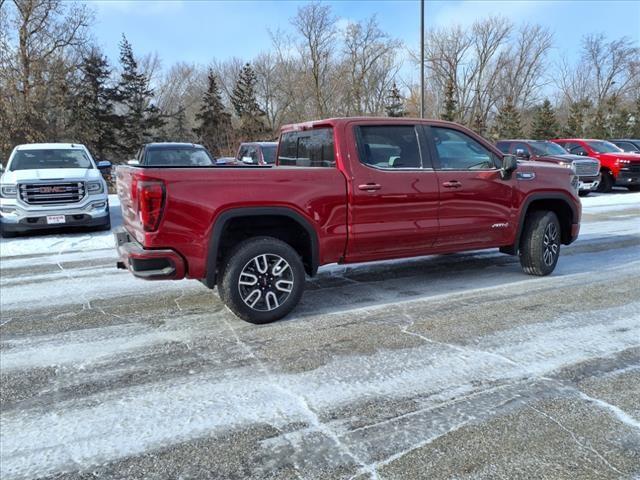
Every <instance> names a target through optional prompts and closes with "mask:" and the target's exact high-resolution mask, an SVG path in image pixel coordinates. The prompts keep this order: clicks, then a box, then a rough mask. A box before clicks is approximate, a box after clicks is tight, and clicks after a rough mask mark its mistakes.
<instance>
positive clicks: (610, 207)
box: [0, 190, 640, 480]
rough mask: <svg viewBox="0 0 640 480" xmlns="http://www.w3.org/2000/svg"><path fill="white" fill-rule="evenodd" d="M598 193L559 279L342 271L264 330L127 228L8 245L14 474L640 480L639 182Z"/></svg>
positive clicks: (496, 265) (3, 350) (326, 276)
mask: <svg viewBox="0 0 640 480" xmlns="http://www.w3.org/2000/svg"><path fill="white" fill-rule="evenodd" d="M112 200H113V202H112V203H113V205H112V212H113V215H114V218H113V219H112V221H113V223H114V225H117V224H118V223H119V219H118V215H117V210H118V208H117V203H116V202H117V200H116V199H112ZM583 204H584V205H583V206H584V212H583V214H584V216H583V226H582V230H581V236H580V238H579V240H578V241H577V242H576V243H575V244H573V245H571V246H569V247H563V248H562V254H561V257H560V261H559V264H558V267H557V269H556V271H555V273H554V274H553V275H552V276H550V277H544V278H540V277H529V276H526V275H524V274H523V273H522V271H521V269H520V265H519V264H518V261H517V259H516V258H515V257H510V256H505V255H501V254H499V253H498V252H496V251H486V252H470V253H463V254H455V255H442V256H434V257H425V258H420V259H411V260H406V261H393V262H383V263H377V264H371V265H355V266H329V267H326V268H324V269H321V271H320V274H319V275H318V277H317V278H315V279H313V280H310V281H309V282H308V285H307V290H306V292H305V294H304V297H303V300H302V302H301V304H300V305H299V307H298V308H297V310H295V311H294V313H293V314H292V315H290V316H289V317H288V318H287V319H285V320H283V321H280V322H277V323H274V324H271V325H265V326H254V325H250V324H247V323H244V322H242V321H240V320H238V319H237V318H235V317H234V316H233V315H232V314H231V313H230V312H228V311H227V310H226V309H225V308H224V307H223V306H222V304H221V303H220V301H219V299H218V297H217V294H216V293H215V292H214V291H210V290H207V289H206V288H205V287H204V286H203V285H201V284H200V283H199V282H196V281H180V282H145V281H142V280H138V279H135V278H134V277H133V276H132V275H130V274H129V273H128V272H123V271H118V270H116V269H115V252H114V250H113V241H112V238H111V235H110V234H109V232H100V233H65V234H61V233H60V234H59V233H54V234H49V235H37V236H30V237H21V238H17V239H11V240H4V239H3V240H2V243H1V244H0V253H1V280H0V281H1V283H0V287H1V288H0V307H1V320H0V324H1V326H0V334H1V343H0V373H1V382H2V383H1V385H2V389H1V396H0V402H1V407H2V416H1V424H0V435H1V447H2V448H1V459H0V460H1V462H0V468H1V469H0V476H1V477H2V479H3V480H10V479H22V478H55V479H90V478H121V479H136V478H151V479H164V478H184V479H187V478H225V479H227V478H230V479H233V478H237V479H241V478H250V477H252V478H304V479H307V478H309V479H315V478H344V479H348V478H360V479H365V478H411V479H414V478H428V479H437V478H492V479H493V478H509V479H513V478H527V479H530V478H553V479H563V478H567V479H577V478H580V479H591V478H592V479H607V478H612V479H613V478H615V479H619V478H638V477H639V476H640V206H639V205H640V194H638V193H628V192H626V191H625V190H616V191H615V192H614V193H612V194H610V195H595V196H591V197H588V198H586V199H584V202H583Z"/></svg>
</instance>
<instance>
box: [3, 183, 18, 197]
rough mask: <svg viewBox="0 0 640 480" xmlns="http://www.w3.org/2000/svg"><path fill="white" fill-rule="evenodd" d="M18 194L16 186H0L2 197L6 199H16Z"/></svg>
mask: <svg viewBox="0 0 640 480" xmlns="http://www.w3.org/2000/svg"><path fill="white" fill-rule="evenodd" d="M17 193H18V187H16V186H15V185H2V186H0V195H2V196H3V197H4V198H16V194H17Z"/></svg>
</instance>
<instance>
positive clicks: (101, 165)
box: [98, 160, 111, 170]
mask: <svg viewBox="0 0 640 480" xmlns="http://www.w3.org/2000/svg"><path fill="white" fill-rule="evenodd" d="M98 168H99V169H100V170H107V169H109V168H111V162H110V161H108V160H100V161H99V162H98Z"/></svg>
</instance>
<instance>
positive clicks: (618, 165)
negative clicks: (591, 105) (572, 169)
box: [552, 138, 640, 192]
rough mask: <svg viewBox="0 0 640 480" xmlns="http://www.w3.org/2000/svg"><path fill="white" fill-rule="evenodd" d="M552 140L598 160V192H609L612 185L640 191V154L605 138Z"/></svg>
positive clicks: (576, 152) (574, 151)
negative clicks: (624, 148)
mask: <svg viewBox="0 0 640 480" xmlns="http://www.w3.org/2000/svg"><path fill="white" fill-rule="evenodd" d="M552 142H555V143H557V144H558V145H560V146H561V147H562V148H564V149H565V150H567V151H568V152H569V153H573V154H574V155H580V156H583V157H591V158H597V159H598V160H600V185H599V186H598V191H599V192H610V191H611V189H612V188H613V186H614V185H618V186H621V187H627V188H628V189H629V190H631V191H632V192H637V191H640V154H637V153H628V152H625V151H624V150H622V149H621V148H619V147H617V146H616V145H614V144H613V143H611V142H607V141H605V140H589V139H586V140H585V139H581V138H557V139H554V140H552Z"/></svg>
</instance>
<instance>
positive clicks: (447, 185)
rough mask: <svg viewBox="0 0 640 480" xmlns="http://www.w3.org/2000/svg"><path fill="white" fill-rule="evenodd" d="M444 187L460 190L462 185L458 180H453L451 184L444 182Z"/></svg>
mask: <svg viewBox="0 0 640 480" xmlns="http://www.w3.org/2000/svg"><path fill="white" fill-rule="evenodd" d="M442 186H443V187H444V188H460V187H461V186H462V184H461V183H460V182H459V181H457V180H451V181H450V182H444V183H443V184H442Z"/></svg>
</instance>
